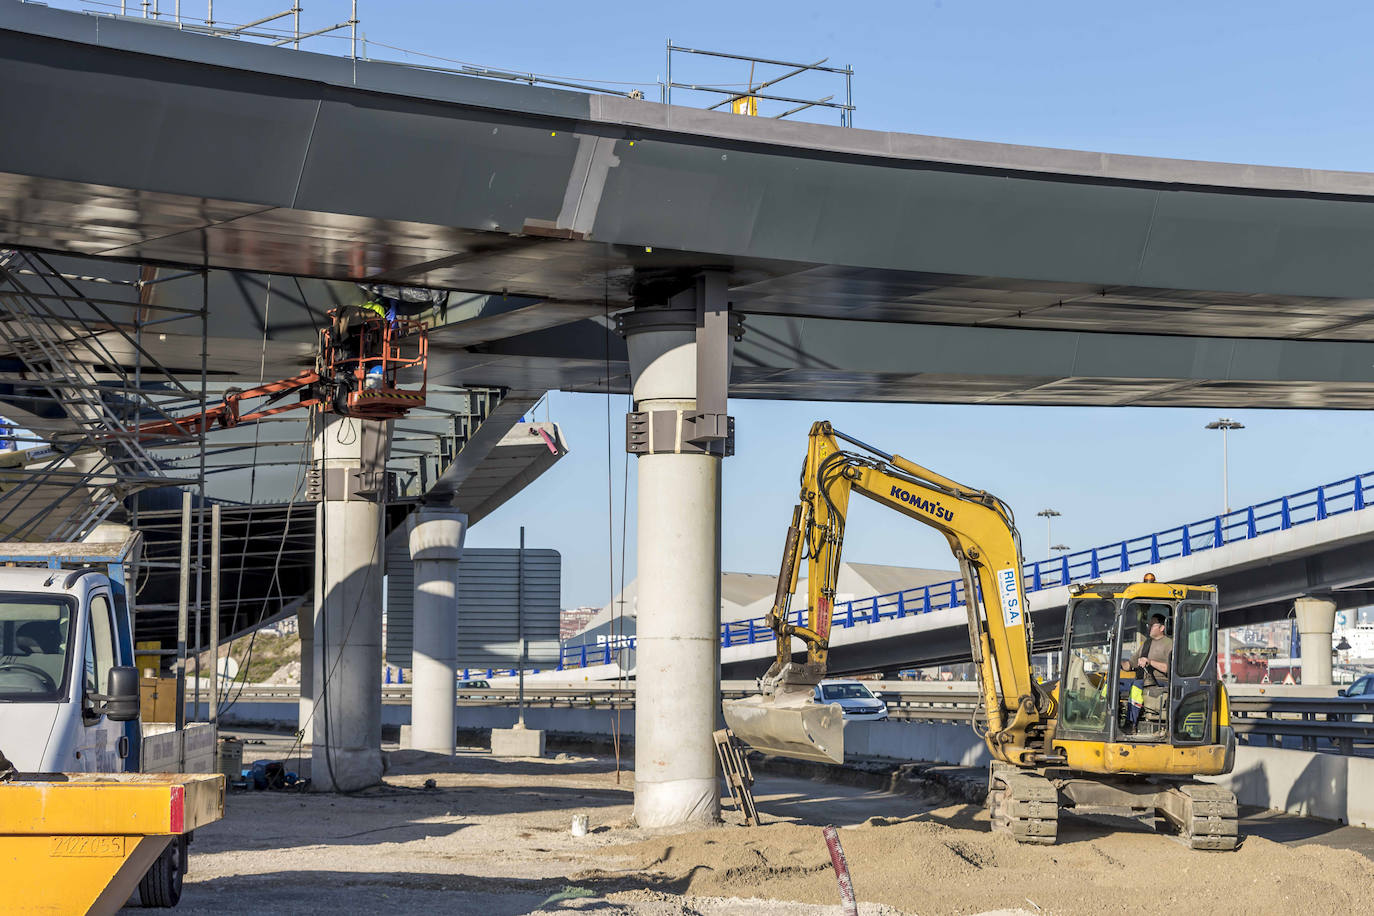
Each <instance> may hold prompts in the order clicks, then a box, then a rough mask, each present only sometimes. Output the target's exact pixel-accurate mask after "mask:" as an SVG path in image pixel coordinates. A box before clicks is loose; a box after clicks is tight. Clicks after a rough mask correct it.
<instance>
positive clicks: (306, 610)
mask: <svg viewBox="0 0 1374 916" xmlns="http://www.w3.org/2000/svg"><path fill="white" fill-rule="evenodd" d="M296 632H297V634H299V635H300V638H301V697H300V709H299V710H298V712H297V717H296V729H297V731H300V732H301V733H302V734H304V735H306V736H307V737H309V736H310V730H311V729H312V728H313V727H314V726H313V725H312V724H311V720H312V718H313V716H312V713H313V711H314V708H315V697H316V693H315V608H314V607H313V606H312V607H306V606H304V605H302V606H301V608H300V609H299V610H298V611H296Z"/></svg>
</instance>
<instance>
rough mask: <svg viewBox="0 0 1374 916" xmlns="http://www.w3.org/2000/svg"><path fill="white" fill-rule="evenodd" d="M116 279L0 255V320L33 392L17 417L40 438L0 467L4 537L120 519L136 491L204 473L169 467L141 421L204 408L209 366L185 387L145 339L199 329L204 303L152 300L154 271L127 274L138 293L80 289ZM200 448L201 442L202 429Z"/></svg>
mask: <svg viewBox="0 0 1374 916" xmlns="http://www.w3.org/2000/svg"><path fill="white" fill-rule="evenodd" d="M112 282H114V281H110V280H108V279H106V278H96V277H82V276H73V275H68V274H63V273H62V272H61V271H59V270H57V269H56V268H54V267H53V265H52V264H51V262H50V261H48V260H47V259H46V258H45V257H44V256H42V255H40V254H37V253H35V252H30V251H24V250H21V249H6V250H3V251H0V328H2V329H3V336H4V340H5V343H6V345H7V346H8V348H9V350H10V351H11V353H12V354H13V356H14V358H15V359H17V360H18V361H19V362H20V363H21V364H22V365H23V367H24V372H23V375H22V387H23V388H25V389H27V391H28V392H29V393H28V394H27V395H26V396H17V397H16V398H15V400H16V401H17V402H19V403H21V404H27V405H28V406H29V408H30V413H31V414H32V416H33V419H31V420H29V421H27V422H26V423H24V424H21V425H24V426H27V427H28V428H30V430H31V432H33V433H34V434H35V436H36V441H35V440H30V441H29V443H28V444H40V443H41V444H40V447H38V448H35V449H33V450H32V451H30V452H29V453H28V454H27V455H23V454H22V453H20V454H12V456H11V464H10V466H8V467H6V468H4V469H0V531H4V532H5V536H6V537H9V538H18V539H23V538H32V537H38V536H42V537H45V538H48V539H55V540H74V539H79V538H81V537H83V536H85V535H87V534H89V533H90V531H91V530H92V529H93V528H94V527H95V526H96V525H98V524H100V523H101V522H102V521H105V520H106V519H108V518H110V517H112V516H115V515H122V510H123V508H124V506H125V504H126V501H127V500H128V497H129V496H131V495H132V494H133V493H136V492H138V491H140V490H144V489H148V488H151V487H162V486H172V485H187V484H192V485H194V484H197V483H200V481H201V476H200V475H199V474H197V475H195V476H186V475H180V476H173V475H169V474H167V473H166V471H165V469H164V467H163V464H162V462H160V461H159V460H158V459H157V458H155V457H154V455H153V454H152V452H151V451H150V446H149V444H148V443H146V442H144V441H143V439H142V438H141V437H140V436H139V435H138V433H137V427H138V425H139V424H140V423H142V422H147V421H148V420H151V419H155V418H161V419H172V418H173V417H174V416H175V415H176V414H178V413H183V412H185V411H186V410H188V409H193V408H197V407H203V404H204V398H205V393H204V389H203V380H204V372H203V371H202V373H201V378H202V386H201V390H200V391H199V392H197V391H194V390H192V389H191V388H188V387H187V386H186V385H185V384H183V383H182V382H181V381H180V380H178V379H177V378H176V377H175V376H174V375H173V374H172V373H170V372H168V371H167V370H166V369H165V368H164V367H163V366H162V365H161V364H159V363H158V361H157V360H156V359H154V358H153V357H152V356H151V355H150V354H149V353H148V351H147V350H146V349H145V348H144V347H143V346H142V335H143V331H144V328H145V327H147V326H148V325H150V324H158V325H164V324H166V323H169V322H188V323H189V322H196V320H197V319H199V321H198V324H199V327H198V328H197V333H199V334H201V336H202V337H203V336H204V329H205V328H204V324H205V320H206V310H205V307H204V303H202V304H201V307H200V308H198V309H195V308H172V309H169V308H165V307H159V308H157V309H153V308H151V307H149V306H147V305H146V304H145V302H144V298H143V295H142V292H143V289H144V287H145V285H150V284H152V283H155V282H158V281H157V280H156V279H155V276H154V274H153V272H152V271H151V270H149V269H144V270H143V271H142V273H141V275H140V280H139V281H135V282H132V283H128V282H127V281H126V284H125V285H134V286H137V287H139V291H140V295H139V296H138V297H137V298H133V299H130V300H127V301H121V300H119V299H117V298H113V297H112V298H97V297H96V296H94V295H92V294H91V293H89V292H85V291H83V287H86V288H89V287H90V286H91V285H93V284H95V285H98V284H110V283H112ZM78 284H81V285H80V286H79V285H78ZM154 311H156V312H157V313H158V314H157V315H156V317H153V315H152V313H153V312H154ZM203 361H204V354H203V353H202V362H203ZM16 387H17V388H18V387H21V386H18V385H17V386H16ZM35 388H36V389H40V390H42V391H43V392H46V394H47V395H48V397H47V398H42V397H41V396H40V395H37V393H36V392H34V389H35ZM16 395H18V392H16ZM54 407H56V408H58V409H59V410H60V415H54V412H53V408H54ZM179 444H180V445H182V446H185V445H188V444H193V443H188V442H185V441H181V442H179ZM195 444H199V445H201V446H203V437H201V438H200V439H199V440H198V443H195ZM195 444H193V445H195ZM120 520H121V521H125V520H128V519H127V517H121V518H120Z"/></svg>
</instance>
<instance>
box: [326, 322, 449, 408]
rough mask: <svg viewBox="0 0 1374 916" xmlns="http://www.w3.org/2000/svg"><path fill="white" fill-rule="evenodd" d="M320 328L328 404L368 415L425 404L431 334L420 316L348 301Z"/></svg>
mask: <svg viewBox="0 0 1374 916" xmlns="http://www.w3.org/2000/svg"><path fill="white" fill-rule="evenodd" d="M329 318H330V322H329V325H328V326H327V327H326V328H324V329H323V330H321V331H320V350H319V353H320V356H319V359H320V366H319V369H318V370H317V371H318V372H319V376H320V386H321V388H322V395H323V396H322V397H321V398H320V402H321V404H322V406H323V409H325V410H327V411H330V412H332V413H337V414H340V415H342V416H346V417H361V418H363V419H365V420H394V419H397V418H399V417H403V416H405V414H406V412H407V411H409V410H411V409H413V408H415V407H423V406H424V403H425V395H426V389H427V385H428V362H429V335H428V332H427V331H426V329H425V325H424V324H423V323H422V322H419V321H410V320H407V319H404V318H395V317H390V316H388V315H387V314H386V313H385V312H383V311H382V310H380V309H379V308H372V307H365V306H344V307H342V308H337V309H333V310H332V311H330V313H329Z"/></svg>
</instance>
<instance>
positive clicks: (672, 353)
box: [622, 278, 728, 829]
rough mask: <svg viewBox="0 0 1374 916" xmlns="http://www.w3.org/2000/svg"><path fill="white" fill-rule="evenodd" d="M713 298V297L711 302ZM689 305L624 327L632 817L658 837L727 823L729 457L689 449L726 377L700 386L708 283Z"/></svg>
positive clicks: (645, 314) (647, 314)
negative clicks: (633, 611) (630, 513)
mask: <svg viewBox="0 0 1374 916" xmlns="http://www.w3.org/2000/svg"><path fill="white" fill-rule="evenodd" d="M715 282H716V284H717V285H716V286H715V288H714V295H715V297H716V299H715V304H716V305H718V306H719V310H720V312H721V313H722V314H723V311H724V308H725V302H724V300H723V296H724V283H723V278H718V279H717V280H716V281H715ZM711 292H712V291H711V290H710V289H709V288H708V289H707V291H706V295H707V296H710V295H711ZM688 296H689V298H687V299H686V301H685V302H684V301H682V297H677V298H675V299H674V301H673V303H672V305H673V306H674V307H675V308H674V309H670V310H668V311H666V312H665V311H662V310H657V309H650V310H641V311H642V314H640V315H636V316H635V317H636V318H639V319H641V320H637V321H632V320H631V319H630V318H627V319H626V320H625V321H624V322H623V324H622V329H623V330H624V332H625V334H626V339H627V343H628V348H629V357H630V370H631V373H632V376H633V385H634V400H635V411H636V413H635V414H634V417H635V418H639V419H640V420H641V425H640V432H641V433H642V435H641V436H640V442H639V444H638V445H636V444H634V443H633V442H632V444H631V451H633V452H635V453H636V454H638V455H639V461H638V479H639V483H638V526H637V539H638V540H637V549H638V564H637V565H638V574H637V582H638V590H639V595H638V602H637V603H638V611H637V623H636V626H637V634H638V652H637V658H636V662H637V676H636V680H635V808H634V817H635V821H636V823H637V824H638V825H639V826H641V827H645V828H650V829H663V828H691V827H696V826H701V825H704V824H711V823H714V822H715V821H717V820H718V819H719V816H720V786H719V783H718V781H717V775H716V751H715V745H714V742H713V740H712V737H711V733H712V732H713V731H714V730H715V728H716V724H717V719H718V717H719V714H720V472H721V455H722V454H723V453H724V451H725V449H724V447H723V445H722V444H721V443H720V442H715V443H714V444H712V445H711V446H710V447H709V448H707V449H706V450H705V451H703V450H702V448H701V447H700V443H697V444H696V445H693V444H692V443H690V442H689V441H688V437H689V435H690V432H684V426H685V425H686V426H690V425H691V424H692V423H694V422H698V421H696V420H695V419H694V418H695V417H698V416H700V414H701V411H702V410H709V409H710V408H709V407H708V406H707V405H706V404H703V403H699V385H698V383H699V382H703V384H702V387H703V388H705V387H709V386H710V385H714V386H715V392H716V396H715V398H714V400H715V401H716V403H715V404H714V405H712V406H714V407H716V408H717V409H718V410H719V411H720V414H718V415H717V416H719V417H720V418H721V419H723V412H724V386H725V384H726V383H727V381H728V377H719V376H717V377H715V378H712V379H706V380H704V381H703V379H702V378H701V376H700V373H699V364H700V363H701V362H702V359H701V357H702V356H703V354H701V353H699V352H698V339H699V338H698V331H697V328H698V326H699V324H700V317H701V311H702V309H701V305H702V298H703V283H702V282H701V281H700V280H698V283H697V287H696V290H695V291H690V292H689V294H688ZM709 304H711V303H710V302H708V305H709ZM684 305H685V306H687V307H686V308H683V306H684ZM723 339H724V338H723ZM716 343H717V344H718V343H719V341H717V342H716ZM725 349H726V358H725V360H723V361H721V360H719V359H718V360H716V362H715V364H714V365H716V366H718V367H719V371H720V372H724V373H727V374H728V339H725ZM717 355H719V354H717ZM706 362H707V364H708V365H711V362H710V360H707V361H706ZM702 400H705V398H702ZM679 411H681V413H678V412H679ZM712 422H713V421H711V420H710V419H709V418H708V419H706V420H704V421H701V422H700V423H699V425H698V427H697V429H698V430H700V429H710V428H711V424H712ZM632 425H633V424H632ZM635 436H636V434H635V433H634V431H632V439H633V438H635Z"/></svg>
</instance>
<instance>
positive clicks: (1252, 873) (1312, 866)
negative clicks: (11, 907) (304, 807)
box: [574, 807, 1374, 916]
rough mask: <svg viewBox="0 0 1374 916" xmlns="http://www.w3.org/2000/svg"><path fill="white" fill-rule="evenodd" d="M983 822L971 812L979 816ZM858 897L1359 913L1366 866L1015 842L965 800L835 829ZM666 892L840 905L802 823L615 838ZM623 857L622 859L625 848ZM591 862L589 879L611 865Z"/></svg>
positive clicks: (1114, 837) (1101, 836) (1367, 886)
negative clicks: (990, 827) (629, 840)
mask: <svg viewBox="0 0 1374 916" xmlns="http://www.w3.org/2000/svg"><path fill="white" fill-rule="evenodd" d="M979 821H981V823H980V822H979ZM840 839H841V841H842V843H843V844H844V849H845V854H846V856H847V857H848V860H849V867H850V871H851V873H852V875H853V879H854V887H855V890H856V891H857V893H858V896H859V899H861V900H864V901H869V902H873V903H881V904H885V905H887V906H891V907H895V908H897V909H899V910H902V911H904V912H909V913H919V914H922V916H934V914H941V913H951V914H954V913H958V914H967V913H978V912H985V911H991V910H999V909H1015V908H1021V909H1024V910H1029V911H1031V912H1036V911H1038V910H1043V911H1045V912H1051V913H1056V914H1068V916H1072V914H1080V913H1081V914H1085V916H1101V914H1102V913H1103V912H1104V911H1107V912H1110V911H1115V910H1117V909H1121V908H1127V909H1130V910H1135V911H1140V910H1141V908H1142V907H1143V908H1144V909H1145V910H1147V911H1157V910H1158V909H1159V908H1160V907H1179V909H1178V910H1174V911H1175V912H1208V913H1214V914H1226V913H1238V914H1239V913H1244V914H1251V916H1252V914H1256V913H1293V912H1306V913H1318V912H1320V913H1342V912H1345V913H1353V912H1369V911H1370V906H1371V904H1370V901H1371V900H1374V863H1371V862H1370V861H1369V860H1368V859H1366V858H1365V857H1364V856H1362V855H1360V854H1359V853H1357V852H1353V851H1348V850H1332V849H1326V848H1318V847H1312V846H1307V847H1297V848H1290V847H1287V846H1282V845H1279V844H1277V843H1273V842H1270V841H1268V840H1263V839H1259V838H1257V837H1251V838H1249V839H1247V840H1245V842H1244V844H1243V846H1242V847H1241V848H1240V849H1239V850H1237V851H1235V852H1231V853H1223V852H1200V851H1194V850H1190V849H1186V848H1184V847H1183V846H1181V845H1179V844H1178V843H1176V842H1174V841H1173V840H1171V839H1169V838H1168V837H1164V836H1159V835H1155V834H1150V833H1144V832H1119V831H1114V830H1112V829H1110V828H1108V827H1106V826H1099V825H1093V824H1091V823H1090V822H1087V821H1077V820H1076V819H1075V820H1073V821H1066V822H1065V823H1063V824H1061V838H1060V843H1059V844H1058V845H1056V846H1048V847H1045V846H1021V845H1018V844H1017V843H1015V842H1014V841H1013V840H1011V839H1010V838H1008V837H1005V836H1000V835H992V834H990V833H988V832H987V823H986V819H985V818H982V817H974V816H971V809H969V808H967V807H960V808H946V809H940V810H938V811H935V812H932V813H931V814H929V815H919V816H916V817H912V818H907V819H903V820H893V819H884V818H873V819H870V820H869V821H867V822H865V823H864V824H862V825H860V826H857V827H851V828H847V829H842V830H841V831H840ZM602 852H603V855H605V856H607V857H608V858H609V857H617V858H619V859H621V861H623V862H624V864H625V866H626V867H629V868H636V869H642V870H644V871H645V872H648V873H650V874H652V875H654V876H656V877H657V878H659V879H660V880H661V881H662V882H663V883H662V884H660V885H659V888H660V889H662V890H670V891H671V892H675V893H681V894H690V895H703V896H712V897H762V898H773V899H775V900H792V901H797V902H799V903H812V904H826V903H829V904H833V903H835V902H837V899H838V898H837V891H836V885H835V878H834V875H833V873H832V871H831V867H830V859H829V855H828V854H827V852H826V848H825V844H824V841H823V840H822V838H821V831H820V829H819V828H817V827H812V826H803V825H799V824H774V825H769V826H764V827H757V828H742V827H723V828H719V829H715V830H705V831H699V832H696V833H690V834H683V835H679V836H673V837H663V838H658V839H651V840H645V841H640V842H638V843H634V844H630V845H626V846H620V847H611V848H607V849H605V850H603V851H602ZM622 857H623V858H622ZM608 865H609V866H610V869H611V870H609V871H600V870H598V871H593V872H587V873H584V874H583V875H581V876H574V880H576V878H577V877H582V878H585V879H594V878H596V877H611V876H612V875H613V874H615V871H618V868H617V867H616V866H618V865H620V862H619V861H618V862H616V865H610V863H609V862H608Z"/></svg>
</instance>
